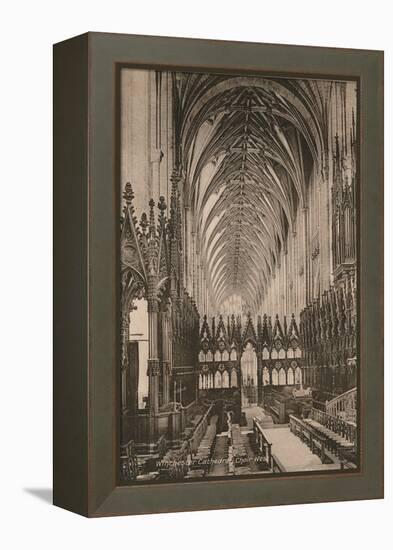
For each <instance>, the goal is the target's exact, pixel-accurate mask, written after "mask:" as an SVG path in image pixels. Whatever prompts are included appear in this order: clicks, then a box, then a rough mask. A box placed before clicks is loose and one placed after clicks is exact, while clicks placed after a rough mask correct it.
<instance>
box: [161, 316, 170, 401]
mask: <svg viewBox="0 0 393 550" xmlns="http://www.w3.org/2000/svg"><path fill="white" fill-rule="evenodd" d="M162 338H163V346H162V350H163V360H162V376H163V379H162V389H163V404H164V405H166V404H167V403H169V401H170V350H169V347H170V334H169V319H168V311H165V312H164V318H163V330H162Z"/></svg>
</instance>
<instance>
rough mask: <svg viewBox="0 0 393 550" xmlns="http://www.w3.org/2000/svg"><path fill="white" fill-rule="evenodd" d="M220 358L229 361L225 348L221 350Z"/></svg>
mask: <svg viewBox="0 0 393 550" xmlns="http://www.w3.org/2000/svg"><path fill="white" fill-rule="evenodd" d="M222 360H223V361H229V353H228V352H227V350H226V349H224V351H223V352H222Z"/></svg>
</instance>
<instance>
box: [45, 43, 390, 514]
mask: <svg viewBox="0 0 393 550" xmlns="http://www.w3.org/2000/svg"><path fill="white" fill-rule="evenodd" d="M53 418H54V422H53V426H54V482H53V483H54V503H55V504H56V505H58V506H61V507H63V508H66V509H68V510H71V511H74V512H77V513H79V514H83V515H86V516H90V517H97V516H109V515H121V514H145V513H158V512H174V511H190V510H207V509H217V508H236V507H247V506H265V505H279V504H296V503H312V502H323V501H326V502H331V501H339V500H358V499H373V498H382V497H383V53H382V52H378V51H366V50H349V49H333V48H317V47H305V46H283V45H272V44H253V43H240V42H239V43H236V42H224V41H211V40H191V39H183V38H163V37H147V36H133V35H120V34H119V35H116V34H105V33H87V34H85V35H82V36H79V37H76V38H72V39H70V40H66V41H64V42H61V43H59V44H56V45H55V46H54V416H53Z"/></svg>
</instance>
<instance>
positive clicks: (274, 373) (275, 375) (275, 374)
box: [272, 369, 278, 386]
mask: <svg viewBox="0 0 393 550" xmlns="http://www.w3.org/2000/svg"><path fill="white" fill-rule="evenodd" d="M272 384H273V386H278V372H277V369H273V370H272Z"/></svg>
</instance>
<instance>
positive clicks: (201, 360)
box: [199, 351, 205, 363]
mask: <svg viewBox="0 0 393 550" xmlns="http://www.w3.org/2000/svg"><path fill="white" fill-rule="evenodd" d="M199 361H200V363H204V362H205V352H203V351H200V352H199Z"/></svg>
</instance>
